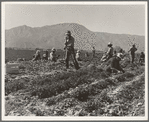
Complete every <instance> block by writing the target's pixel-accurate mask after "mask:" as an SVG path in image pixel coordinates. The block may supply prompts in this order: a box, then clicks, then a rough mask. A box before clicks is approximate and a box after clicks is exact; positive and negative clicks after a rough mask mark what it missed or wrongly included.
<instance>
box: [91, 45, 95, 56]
mask: <svg viewBox="0 0 149 122" xmlns="http://www.w3.org/2000/svg"><path fill="white" fill-rule="evenodd" d="M92 53H93V58H94V57H95V47H93V49H92Z"/></svg>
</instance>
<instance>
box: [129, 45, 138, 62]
mask: <svg viewBox="0 0 149 122" xmlns="http://www.w3.org/2000/svg"><path fill="white" fill-rule="evenodd" d="M136 51H137V48H136V46H135V44H134V45H132V47H131V48H130V50H129V51H128V52H130V61H131V63H133V62H134V59H135V52H136Z"/></svg>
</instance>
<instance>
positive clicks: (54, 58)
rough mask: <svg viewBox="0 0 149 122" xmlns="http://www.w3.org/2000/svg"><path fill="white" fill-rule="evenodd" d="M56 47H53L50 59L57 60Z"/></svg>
mask: <svg viewBox="0 0 149 122" xmlns="http://www.w3.org/2000/svg"><path fill="white" fill-rule="evenodd" d="M55 52H56V49H55V48H52V50H51V53H50V60H51V61H54V62H56V53H55Z"/></svg>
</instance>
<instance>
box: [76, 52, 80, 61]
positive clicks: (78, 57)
mask: <svg viewBox="0 0 149 122" xmlns="http://www.w3.org/2000/svg"><path fill="white" fill-rule="evenodd" d="M76 60H77V61H81V59H80V50H77V53H76Z"/></svg>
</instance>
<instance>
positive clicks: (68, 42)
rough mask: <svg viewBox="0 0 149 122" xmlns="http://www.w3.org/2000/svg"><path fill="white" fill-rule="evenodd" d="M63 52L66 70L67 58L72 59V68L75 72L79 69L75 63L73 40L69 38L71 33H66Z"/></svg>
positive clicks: (67, 66)
mask: <svg viewBox="0 0 149 122" xmlns="http://www.w3.org/2000/svg"><path fill="white" fill-rule="evenodd" d="M64 50H65V51H66V54H65V62H66V68H67V69H68V68H69V58H70V56H71V57H72V60H73V63H74V66H75V68H76V70H78V69H79V65H78V62H77V61H76V57H75V51H74V38H73V37H72V36H71V32H70V31H67V32H66V37H65V47H64Z"/></svg>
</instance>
